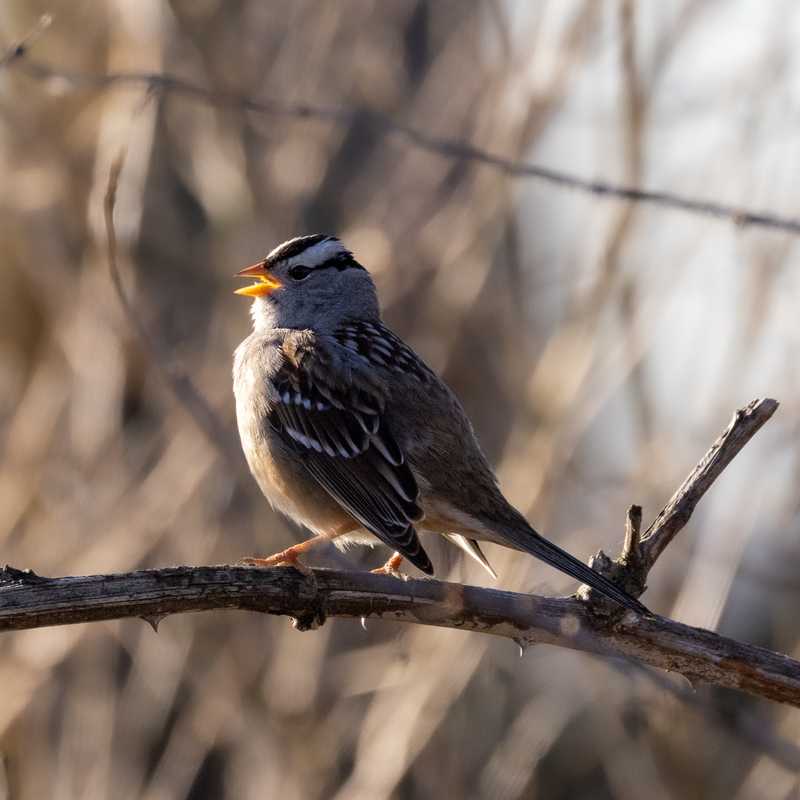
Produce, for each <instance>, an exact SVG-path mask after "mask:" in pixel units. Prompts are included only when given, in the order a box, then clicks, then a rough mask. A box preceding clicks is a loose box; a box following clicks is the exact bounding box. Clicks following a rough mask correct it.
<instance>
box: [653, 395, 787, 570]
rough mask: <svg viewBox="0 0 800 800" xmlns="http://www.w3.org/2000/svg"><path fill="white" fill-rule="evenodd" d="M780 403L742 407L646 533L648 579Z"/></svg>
mask: <svg viewBox="0 0 800 800" xmlns="http://www.w3.org/2000/svg"><path fill="white" fill-rule="evenodd" d="M777 408H778V402H777V401H776V400H772V399H770V398H764V399H756V400H753V402H752V403H748V405H746V406H745V407H744V408H740V409H739V410H738V411H737V412H736V413H735V414H734V415H733V419H732V420H731V421H730V424H729V425H728V427H727V428H726V429H725V430H724V431H723V432H722V434H720V436H719V438H718V439H717V441H716V442H714V444H712V445H711V448H710V449H709V450H708V452H707V453H706V454H705V455H704V456H703V458H701V459H700V461H699V462H698V464H697V466H696V467H695V468H694V469H693V470H692V471H691V472H690V473H689V476H688V477H687V478H686V480H685V481H684V482H683V483H682V484H681V485H680V487H679V488H678V490H677V491H676V492H675V494H674V495H672V497H671V498H670V501H669V502H668V503H667V504H666V506H664V508H663V509H662V510H661V512H660V513H659V515H658V516H657V517H656V519H655V521H654V522H653V524H652V525H651V526H650V527H649V528H648V529H647V530H646V531H645V532H644V534H643V536H642V540H641V544H640V550H641V554H642V561H643V563H642V568H643V570H644V574H645V576H646V575H647V572H649V570H651V569H652V567H653V564H655V563H656V559H657V558H658V557H659V556H660V555H661V553H663V552H664V549H665V548H666V546H667V545H668V544H669V543H670V542H671V541H672V540H673V539H674V538H675V536H676V535H677V534H678V532H679V531H680V530H681V529H682V528H683V527H684V525H686V523H687V522H688V521H689V517H691V515H692V512H693V511H694V508H695V506H696V505H697V503H698V502H699V501H700V498H701V497H702V496H703V495H704V494H705V493H706V492H707V491H708V490H709V489H710V488H711V484H712V483H714V481H715V480H716V479H717V478H718V477H719V476H720V475H721V474H722V471H723V470H724V469H725V467H727V466H728V464H730V463H731V461H733V459H734V457H735V456H736V454H737V453H738V452H739V451H740V450H741V449H742V448H743V447H744V446H745V445H746V444H747V443H748V442H749V441H750V439H752V438H753V436H754V435H755V434H756V433H757V432H758V431H759V429H760V428H761V426H762V425H763V424H764V423H765V422H766V421H767V420H768V419H769V418H770V417H771V416H772V415H773V414H774V413H775V410H776V409H777Z"/></svg>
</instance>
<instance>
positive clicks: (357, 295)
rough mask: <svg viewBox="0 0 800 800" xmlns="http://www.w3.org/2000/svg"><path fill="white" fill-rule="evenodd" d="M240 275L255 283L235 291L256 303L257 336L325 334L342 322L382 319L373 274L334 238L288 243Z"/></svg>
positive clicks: (305, 238) (304, 238)
mask: <svg viewBox="0 0 800 800" xmlns="http://www.w3.org/2000/svg"><path fill="white" fill-rule="evenodd" d="M236 275H237V276H238V277H242V278H255V279H256V281H255V283H251V284H250V285H249V286H244V287H242V288H241V289H237V290H236V294H240V295H243V296H244V297H252V298H253V299H254V302H253V307H252V311H251V314H252V316H253V322H254V324H255V327H256V330H268V329H270V328H296V329H300V330H303V329H306V328H310V329H313V330H315V331H318V332H320V333H327V332H332V331H333V330H335V328H336V327H338V326H339V324H341V322H342V321H343V320H344V319H376V318H378V317H379V316H380V312H379V309H378V298H377V294H376V292H375V284H374V283H373V282H372V278H371V277H370V274H369V273H368V272H367V271H366V270H365V269H364V267H362V266H361V264H359V263H358V262H357V261H356V260H355V259H354V258H353V254H352V253H351V252H350V251H349V250H348V249H347V248H346V247H345V246H344V245H343V244H342V243H341V242H340V241H339V240H338V239H337V238H336V237H335V236H326V235H324V234H314V235H313V236H298V237H297V238H296V239H290V240H289V241H288V242H284V243H283V244H281V245H279V246H278V247H276V248H275V249H274V250H273V251H272V252H271V253H270V254H269V255H268V256H267V257H266V258H264V259H263V260H262V261H259V262H258V263H256V264H253V265H252V266H250V267H245V268H244V269H243V270H240V271H239V272H237V273H236Z"/></svg>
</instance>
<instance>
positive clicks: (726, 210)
mask: <svg viewBox="0 0 800 800" xmlns="http://www.w3.org/2000/svg"><path fill="white" fill-rule="evenodd" d="M2 65H5V66H9V67H10V66H12V65H13V66H14V68H15V69H19V70H21V71H23V72H24V73H25V74H27V75H29V76H30V77H32V78H35V79H36V80H49V79H51V78H59V79H61V80H62V81H66V82H68V83H71V84H72V85H73V86H74V87H76V88H86V89H96V90H105V89H109V88H112V87H117V86H134V87H142V86H144V87H145V88H146V89H147V90H148V91H149V92H153V93H170V94H178V95H182V96H184V97H188V98H192V99H195V100H198V101H200V102H203V103H207V104H209V105H214V106H219V107H224V108H232V109H236V110H237V111H249V112H252V113H255V114H263V115H268V116H283V117H295V118H299V119H314V120H320V121H324V122H332V123H335V124H338V125H350V124H352V123H353V121H354V120H355V119H356V117H358V118H360V119H364V117H365V116H368V117H369V118H370V121H371V122H372V123H373V124H374V125H375V126H376V127H377V128H380V129H383V130H384V131H385V132H386V133H387V134H393V135H396V136H399V137H400V138H403V139H405V140H406V141H407V142H409V143H410V144H412V145H414V146H415V147H419V148H420V149H422V150H426V151H428V152H430V153H436V154H437V155H440V156H443V157H445V158H452V159H458V160H464V161H472V162H475V163H478V164H483V165H485V166H488V167H491V168H493V169H496V170H498V171H499V172H502V173H504V174H506V175H508V176H510V177H513V178H531V179H536V180H541V181H544V182H545V183H549V184H552V185H555V186H561V187H564V188H567V189H574V190H577V191H582V192H587V193H589V194H593V195H598V196H605V197H614V198H617V199H619V200H627V201H630V202H639V203H650V204H652V205H656V206H660V207H662V208H672V209H676V210H679V211H684V212H686V213H689V214H696V215H700V216H705V217H714V218H717V219H723V220H728V221H730V222H733V223H734V224H735V225H737V226H740V227H746V226H752V227H759V228H767V229H772V230H779V231H784V232H787V233H792V234H797V233H800V220H798V219H796V218H792V217H782V216H779V215H777V214H772V213H769V212H762V211H756V210H753V209H748V208H743V207H739V206H734V205H728V204H725V203H717V202H714V201H706V200H700V199H697V198H693V197H686V196H684V195H679V194H676V193H674V192H667V191H657V190H648V189H640V188H637V187H633V186H623V185H620V184H616V183H612V182H610V181H604V180H591V179H587V178H583V177H580V176H578V175H572V174H570V173H567V172H563V171H561V170H556V169H550V168H549V167H543V166H540V165H538V164H531V163H528V162H523V161H516V160H514V159H511V158H506V157H504V156H501V155H496V154H494V153H490V152H488V151H487V150H483V149H481V148H479V147H476V146H475V145H472V144H469V143H468V142H465V141H463V140H461V139H453V138H448V137H444V136H436V135H435V134H432V133H429V132H427V131H424V130H420V129H419V128H415V127H413V126H412V125H408V124H406V123H404V122H401V121H400V120H397V119H394V118H393V117H391V116H389V115H388V114H384V113H382V112H379V111H374V110H365V109H362V108H350V107H347V106H323V105H317V104H314V103H289V102H285V101H283V100H276V99H267V100H253V99H250V98H247V97H243V96H241V95H238V94H235V93H231V92H221V91H212V90H210V89H206V88H204V87H202V86H198V85H196V84H194V83H191V82H190V81H187V80H183V79H181V78H178V77H175V76H173V75H164V74H159V73H153V72H111V73H108V74H105V75H92V74H88V73H82V72H75V71H72V70H67V69H62V68H59V67H54V66H52V65H50V64H45V63H43V62H40V61H34V60H32V59H30V58H28V57H27V49H25V48H17V47H16V46H15V47H14V48H13V49H12V50H9V51H8V52H7V53H6V54H5V56H4V57H2V58H0V66H2Z"/></svg>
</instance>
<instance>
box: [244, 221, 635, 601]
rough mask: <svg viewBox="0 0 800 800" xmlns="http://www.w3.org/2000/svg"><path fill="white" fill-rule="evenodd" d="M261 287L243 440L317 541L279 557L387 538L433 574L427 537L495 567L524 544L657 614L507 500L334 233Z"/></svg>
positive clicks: (463, 423) (281, 262) (274, 491)
mask: <svg viewBox="0 0 800 800" xmlns="http://www.w3.org/2000/svg"><path fill="white" fill-rule="evenodd" d="M236 276H237V277H241V278H247V279H254V282H252V283H250V284H248V285H246V286H242V287H241V288H239V289H237V290H236V292H235V293H236V294H238V295H242V296H244V297H247V298H251V299H252V301H253V302H252V305H251V309H250V315H251V317H252V322H253V329H252V332H251V333H250V335H249V336H247V338H245V339H244V341H242V343H241V344H240V345H239V346H238V347H237V348H236V351H235V353H234V359H233V389H234V396H235V401H236V418H237V425H238V429H239V435H240V438H241V443H242V448H243V451H244V455H245V458H246V460H247V463H248V466H249V468H250V471H251V472H252V474H253V476H254V478H255V480H256V482H257V483H258V485H259V487H260V488H261V491H262V492H263V494H264V495H265V496H266V498H267V499H268V501H269V502H270V503H271V505H272V507H273V508H274V509H276V510H277V511H279V512H281V513H283V514H284V515H285V516H287V517H289V518H290V519H292V520H294V521H295V522H296V523H299V524H300V525H302V526H304V527H305V528H307V529H309V530H310V531H311V532H312V534H313V536H312V537H311V538H309V539H307V540H306V541H303V542H300V543H299V544H296V545H294V546H292V547H289V548H287V549H285V550H283V551H281V552H279V553H275V554H274V555H272V556H269V557H252V558H246V559H242V562H243V563H246V564H250V565H255V566H261V567H270V566H276V565H281V564H291V565H294V566H296V567H298V568H299V569H305V570H308V568H307V567H305V565H304V564H302V562H301V561H300V560H299V557H300V556H301V555H302V554H303V553H306V552H307V551H308V550H310V549H311V548H313V547H314V546H315V545H317V544H318V543H320V542H324V541H333V542H334V543H335V544H336V545H338V546H340V547H345V546H348V545H351V544H369V545H375V544H378V543H383V544H384V545H387V546H388V547H389V548H391V549H392V550H393V551H394V554H393V555H392V557H391V558H390V559H389V560H388V561H387V562H386V563H385V564H384V566H383V567H381V568H380V569H379V570H376V571H378V572H384V573H387V574H394V575H399V568H400V566H401V564H402V562H403V560H404V559H405V560H407V561H408V562H410V563H411V564H413V565H414V566H415V567H417V568H418V569H420V570H421V571H422V572H423V573H426V574H428V575H433V573H434V568H433V564H432V562H431V560H430V558H429V557H428V554H427V552H426V551H425V549H424V548H423V546H422V543H421V541H420V537H419V532H420V531H421V532H424V533H426V534H430V533H433V534H439V535H441V536H443V537H445V539H447V540H449V541H450V542H451V543H453V544H455V545H456V546H457V547H459V548H461V549H462V550H463V551H464V552H466V553H467V554H468V555H470V556H471V557H472V558H474V559H475V560H477V561H478V562H479V563H480V564H482V565H483V566H484V567H485V568H486V569H487V570H488V571H489V572H490V573H491V574H492V575H493V576H494V577H496V573H495V571H494V570H493V569H492V567H491V565H490V564H489V562H488V560H487V559H486V556H485V555H484V553H483V551H482V549H481V547H480V544H479V542H482V541H487V542H493V543H495V544H499V545H503V546H505V547H509V548H513V549H515V550H518V551H523V552H525V553H528V554H530V555H533V556H535V557H536V558H539V559H541V560H542V561H544V562H546V563H547V564H549V565H551V566H553V567H555V568H556V569H558V570H561V571H562V572H564V573H566V574H567V575H569V576H571V577H572V578H575V579H577V580H579V581H581V582H582V583H586V584H588V585H589V586H591V587H593V588H594V589H596V590H597V591H598V592H600V593H601V594H603V595H605V596H606V597H608V598H610V599H611V600H614V601H616V602H617V603H619V604H620V605H622V606H624V607H626V608H628V609H631V610H632V611H635V612H637V613H638V614H649V612H648V611H647V609H646V608H645V607H644V606H643V605H642V604H641V603H639V602H638V601H637V600H635V599H634V598H633V597H631V596H630V595H629V594H628V593H627V592H625V591H624V590H623V589H622V588H621V587H619V586H617V585H616V584H615V583H613V582H612V581H611V580H609V579H608V578H606V577H605V576H604V575H601V574H600V573H599V572H597V571H595V570H594V569H592V568H591V567H589V566H588V565H586V564H584V563H583V562H581V561H579V560H578V559H577V558H575V557H574V556H572V555H570V554H569V553H567V552H566V551H565V550H562V549H561V548H560V547H558V546H557V545H555V544H553V543H552V542H550V541H549V540H548V539H546V538H544V537H543V536H541V535H540V534H539V533H537V532H536V530H535V529H534V528H533V527H532V526H531V525H530V524H529V523H528V521H527V520H526V519H525V517H524V516H523V515H522V514H521V513H520V512H519V511H517V510H516V509H515V508H514V507H513V506H512V505H511V504H510V503H509V502H508V501H507V500H506V498H505V497H504V496H503V494H502V492H501V490H500V488H499V486H498V482H497V479H496V477H495V475H494V473H493V471H492V469H491V467H490V465H489V462H488V461H487V459H486V457H485V455H484V454H483V451H482V450H481V447H480V445H479V444H478V441H477V439H476V436H475V433H474V431H473V428H472V425H471V423H470V421H469V419H468V418H467V415H466V413H465V411H464V409H463V408H462V405H461V403H460V402H459V400H458V399H457V398H456V396H455V394H454V393H453V392H452V391H451V389H450V388H449V387H448V386H447V385H446V384H445V383H444V381H442V380H441V379H440V378H439V377H438V376H437V375H436V373H435V372H434V371H433V370H432V369H430V368H429V367H428V366H427V365H426V364H425V362H424V361H423V360H422V358H420V356H418V355H417V354H416V353H415V352H414V350H412V349H411V347H409V345H407V344H406V343H405V342H404V341H403V340H402V339H400V338H399V337H398V336H397V335H395V334H394V333H393V332H392V331H391V330H390V329H389V328H388V327H387V326H386V324H385V323H384V322H383V320H382V318H381V311H380V306H379V302H378V296H377V290H376V287H375V284H374V282H373V279H372V277H371V275H370V273H369V272H368V271H367V269H366V268H365V267H363V266H362V265H361V264H360V263H359V262H358V261H357V260H356V259H355V257H354V255H353V253H352V252H351V251H350V250H348V249H347V248H346V247H345V246H344V244H343V243H342V242H341V240H340V239H338V238H337V237H336V236H331V235H327V234H313V235H309V236H299V237H296V238H293V239H290V240H288V241H286V242H284V243H283V244H281V245H279V246H278V247H276V248H275V249H274V250H272V251H271V252H270V253H269V254H268V255H267V256H266V257H265V258H263V259H262V260H261V261H258V262H257V263H255V264H253V265H251V266H249V267H245V268H244V269H242V270H240V271H239V272H237V273H236Z"/></svg>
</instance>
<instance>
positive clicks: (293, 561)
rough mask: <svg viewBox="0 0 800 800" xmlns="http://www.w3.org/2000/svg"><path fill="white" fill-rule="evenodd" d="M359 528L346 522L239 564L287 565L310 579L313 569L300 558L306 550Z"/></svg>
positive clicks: (257, 565)
mask: <svg viewBox="0 0 800 800" xmlns="http://www.w3.org/2000/svg"><path fill="white" fill-rule="evenodd" d="M357 527H358V525H357V524H356V523H355V522H353V521H352V520H346V521H344V522H342V523H339V524H338V525H336V526H334V527H333V528H331V529H330V530H328V531H326V532H325V533H322V534H319V535H317V536H312V537H311V538H310V539H306V540H305V541H304V542H299V543H298V544H294V545H292V546H291V547H287V548H286V549H285V550H281V551H280V553H275V555H273V556H264V557H261V558H259V557H255V556H251V557H249V558H240V559H239V563H240V564H245V565H247V566H249V567H277V566H280V565H284V564H285V565H288V566H291V567H294V568H295V569H296V570H297V571H298V572H302V573H303V575H305V576H306V577H308V576H309V575H311V574H313V573H312V571H311V568H310V567H307V566H306V565H305V564H303V563H302V561H300V559H299V556H300V555H301V554H303V553H305V552H306V550H310V549H311V548H312V547H316V546H317V545H318V544H320V543H321V542H330V541H333V540H334V539H336V538H337V537H338V536H344V534H346V533H350V531H352V530H354V529H355V528H357ZM398 555H399V553H398ZM401 558H402V556H401ZM399 563H400V562H398V564H399Z"/></svg>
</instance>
